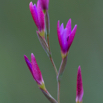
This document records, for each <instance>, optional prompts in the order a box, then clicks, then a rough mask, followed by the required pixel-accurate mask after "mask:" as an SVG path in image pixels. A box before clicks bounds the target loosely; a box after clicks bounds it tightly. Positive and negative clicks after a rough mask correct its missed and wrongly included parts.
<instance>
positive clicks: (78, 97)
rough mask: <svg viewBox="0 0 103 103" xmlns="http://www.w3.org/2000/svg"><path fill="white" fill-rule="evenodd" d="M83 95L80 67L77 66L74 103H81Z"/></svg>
mask: <svg viewBox="0 0 103 103" xmlns="http://www.w3.org/2000/svg"><path fill="white" fill-rule="evenodd" d="M83 93H84V92H83V84H82V74H81V67H80V66H79V67H78V73H77V89H76V103H82V98H83Z"/></svg>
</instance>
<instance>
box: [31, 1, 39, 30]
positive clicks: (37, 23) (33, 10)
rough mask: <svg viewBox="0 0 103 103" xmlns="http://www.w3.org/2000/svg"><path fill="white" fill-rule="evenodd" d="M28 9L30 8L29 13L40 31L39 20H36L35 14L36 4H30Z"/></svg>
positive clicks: (36, 15) (36, 14)
mask: <svg viewBox="0 0 103 103" xmlns="http://www.w3.org/2000/svg"><path fill="white" fill-rule="evenodd" d="M29 8H30V12H31V15H32V18H33V20H34V22H35V24H36V26H37V28H38V29H40V23H39V19H38V13H37V8H36V4H34V5H33V3H32V2H30V4H29Z"/></svg>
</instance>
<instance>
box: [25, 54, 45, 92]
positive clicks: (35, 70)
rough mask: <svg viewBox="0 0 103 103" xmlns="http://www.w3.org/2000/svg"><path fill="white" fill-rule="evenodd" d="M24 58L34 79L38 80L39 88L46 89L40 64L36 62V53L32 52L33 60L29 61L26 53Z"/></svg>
mask: <svg viewBox="0 0 103 103" xmlns="http://www.w3.org/2000/svg"><path fill="white" fill-rule="evenodd" d="M24 59H25V62H26V64H27V66H28V68H29V70H30V72H31V74H32V76H33V78H34V80H35V81H36V82H37V84H38V86H39V88H40V89H43V90H45V85H44V80H43V77H42V74H41V71H40V69H39V67H38V64H37V62H36V59H35V56H34V54H33V53H31V62H30V61H29V59H28V58H27V56H26V55H24Z"/></svg>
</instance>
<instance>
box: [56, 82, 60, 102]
mask: <svg viewBox="0 0 103 103" xmlns="http://www.w3.org/2000/svg"><path fill="white" fill-rule="evenodd" d="M57 97H58V103H60V81H58V94H57Z"/></svg>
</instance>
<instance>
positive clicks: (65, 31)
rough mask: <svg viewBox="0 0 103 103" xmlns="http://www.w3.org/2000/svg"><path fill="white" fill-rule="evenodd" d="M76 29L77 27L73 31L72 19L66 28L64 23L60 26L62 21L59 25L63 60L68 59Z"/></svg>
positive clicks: (58, 30)
mask: <svg viewBox="0 0 103 103" xmlns="http://www.w3.org/2000/svg"><path fill="white" fill-rule="evenodd" d="M76 29H77V25H75V26H74V28H73V30H71V19H69V21H68V23H67V25H66V28H64V25H63V23H62V24H61V26H60V21H58V23H57V35H58V40H59V44H60V47H61V54H62V58H64V57H66V56H67V54H68V51H69V48H70V46H71V44H72V42H73V40H74V37H75V33H76Z"/></svg>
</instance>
